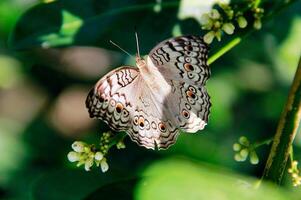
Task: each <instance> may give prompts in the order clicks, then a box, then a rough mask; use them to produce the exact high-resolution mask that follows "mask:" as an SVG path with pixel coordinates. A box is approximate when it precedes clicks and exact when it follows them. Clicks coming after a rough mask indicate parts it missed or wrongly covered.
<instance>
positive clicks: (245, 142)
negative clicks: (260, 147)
mask: <svg viewBox="0 0 301 200" xmlns="http://www.w3.org/2000/svg"><path fill="white" fill-rule="evenodd" d="M238 141H239V143H240V144H242V145H245V146H249V145H250V142H249V140H248V138H247V137H246V136H241V137H240V138H239V139H238Z"/></svg>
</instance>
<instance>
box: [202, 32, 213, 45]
mask: <svg viewBox="0 0 301 200" xmlns="http://www.w3.org/2000/svg"><path fill="white" fill-rule="evenodd" d="M214 36H215V32H214V31H209V32H208V33H206V35H204V41H205V42H206V43H207V44H210V43H211V42H212V40H213V38H214Z"/></svg>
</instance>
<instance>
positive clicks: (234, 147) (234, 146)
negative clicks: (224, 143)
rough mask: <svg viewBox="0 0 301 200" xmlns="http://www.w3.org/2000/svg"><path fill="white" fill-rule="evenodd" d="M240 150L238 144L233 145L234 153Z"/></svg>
mask: <svg viewBox="0 0 301 200" xmlns="http://www.w3.org/2000/svg"><path fill="white" fill-rule="evenodd" d="M240 149H241V145H240V144H238V143H234V144H233V150H234V151H239V150H240Z"/></svg>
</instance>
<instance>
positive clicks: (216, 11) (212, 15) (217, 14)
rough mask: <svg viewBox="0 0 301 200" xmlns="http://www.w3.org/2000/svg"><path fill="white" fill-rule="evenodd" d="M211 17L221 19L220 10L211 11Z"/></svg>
mask: <svg viewBox="0 0 301 200" xmlns="http://www.w3.org/2000/svg"><path fill="white" fill-rule="evenodd" d="M210 17H211V18H212V19H219V18H220V14H219V12H218V10H216V9H212V11H211V13H210Z"/></svg>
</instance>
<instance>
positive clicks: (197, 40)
mask: <svg viewBox="0 0 301 200" xmlns="http://www.w3.org/2000/svg"><path fill="white" fill-rule="evenodd" d="M208 49H209V48H208V46H207V45H206V43H205V42H204V41H203V39H202V37H199V36H180V37H175V38H171V39H168V40H165V41H163V42H161V43H159V44H158V45H157V46H156V47H155V48H153V49H152V50H151V52H150V54H149V57H150V59H151V60H152V62H153V63H154V65H155V66H156V67H157V68H158V70H159V71H160V72H161V73H162V74H164V75H165V78H166V79H172V80H178V81H181V82H182V81H184V82H187V83H189V84H192V85H204V84H205V83H206V81H207V79H208V78H209V77H210V69H209V67H208V65H207V58H208Z"/></svg>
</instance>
